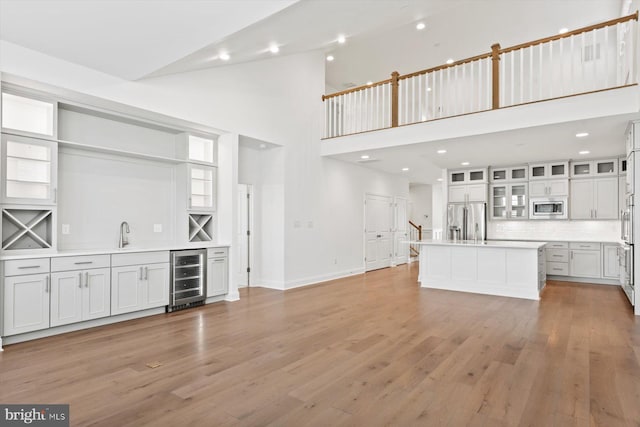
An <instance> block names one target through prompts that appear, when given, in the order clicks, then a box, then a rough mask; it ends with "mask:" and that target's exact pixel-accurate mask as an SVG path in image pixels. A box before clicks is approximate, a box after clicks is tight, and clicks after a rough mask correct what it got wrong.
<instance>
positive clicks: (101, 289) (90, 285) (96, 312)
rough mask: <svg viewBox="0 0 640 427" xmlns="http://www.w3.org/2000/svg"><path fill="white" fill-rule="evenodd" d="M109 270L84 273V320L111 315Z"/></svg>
mask: <svg viewBox="0 0 640 427" xmlns="http://www.w3.org/2000/svg"><path fill="white" fill-rule="evenodd" d="M110 270H111V269H109V268H96V269H93V270H87V271H84V272H82V275H83V278H84V287H83V288H82V320H90V319H99V318H101V317H107V316H109V315H110V314H111V275H110V274H109V273H110Z"/></svg>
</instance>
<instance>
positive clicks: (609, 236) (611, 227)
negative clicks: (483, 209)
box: [487, 220, 620, 242]
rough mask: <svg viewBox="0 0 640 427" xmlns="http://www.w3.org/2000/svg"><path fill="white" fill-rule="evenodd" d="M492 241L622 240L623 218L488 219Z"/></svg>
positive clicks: (489, 236) (489, 237)
mask: <svg viewBox="0 0 640 427" xmlns="http://www.w3.org/2000/svg"><path fill="white" fill-rule="evenodd" d="M487 238H488V239H491V240H499V239H509V240H568V241H570V240H582V241H585V240H594V241H601V242H618V241H620V221H617V220H616V221H571V220H566V221H560V220H555V221H547V220H537V221H488V222H487Z"/></svg>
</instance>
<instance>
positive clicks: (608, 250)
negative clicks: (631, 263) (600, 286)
mask: <svg viewBox="0 0 640 427" xmlns="http://www.w3.org/2000/svg"><path fill="white" fill-rule="evenodd" d="M619 247H620V246H619V245H614V244H603V245H602V277H603V278H605V279H613V280H617V279H618V277H619V276H620V260H619V259H618V248H619Z"/></svg>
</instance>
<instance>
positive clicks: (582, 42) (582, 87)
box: [580, 33, 586, 92]
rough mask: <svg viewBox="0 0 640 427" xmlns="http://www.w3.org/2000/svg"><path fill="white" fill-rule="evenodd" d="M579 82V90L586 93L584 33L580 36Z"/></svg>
mask: <svg viewBox="0 0 640 427" xmlns="http://www.w3.org/2000/svg"><path fill="white" fill-rule="evenodd" d="M580 45H581V47H580V58H581V63H580V81H581V82H582V86H581V90H582V92H585V91H586V82H585V78H584V33H582V34H580Z"/></svg>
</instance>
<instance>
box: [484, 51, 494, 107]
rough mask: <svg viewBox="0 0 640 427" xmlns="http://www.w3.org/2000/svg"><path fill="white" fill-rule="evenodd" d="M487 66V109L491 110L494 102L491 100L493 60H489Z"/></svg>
mask: <svg viewBox="0 0 640 427" xmlns="http://www.w3.org/2000/svg"><path fill="white" fill-rule="evenodd" d="M485 62H486V64H487V77H486V85H487V99H486V100H485V102H486V107H487V110H489V109H491V105H492V103H493V102H492V100H491V82H492V78H491V58H490V57H489V58H487V60H486V61H485Z"/></svg>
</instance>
